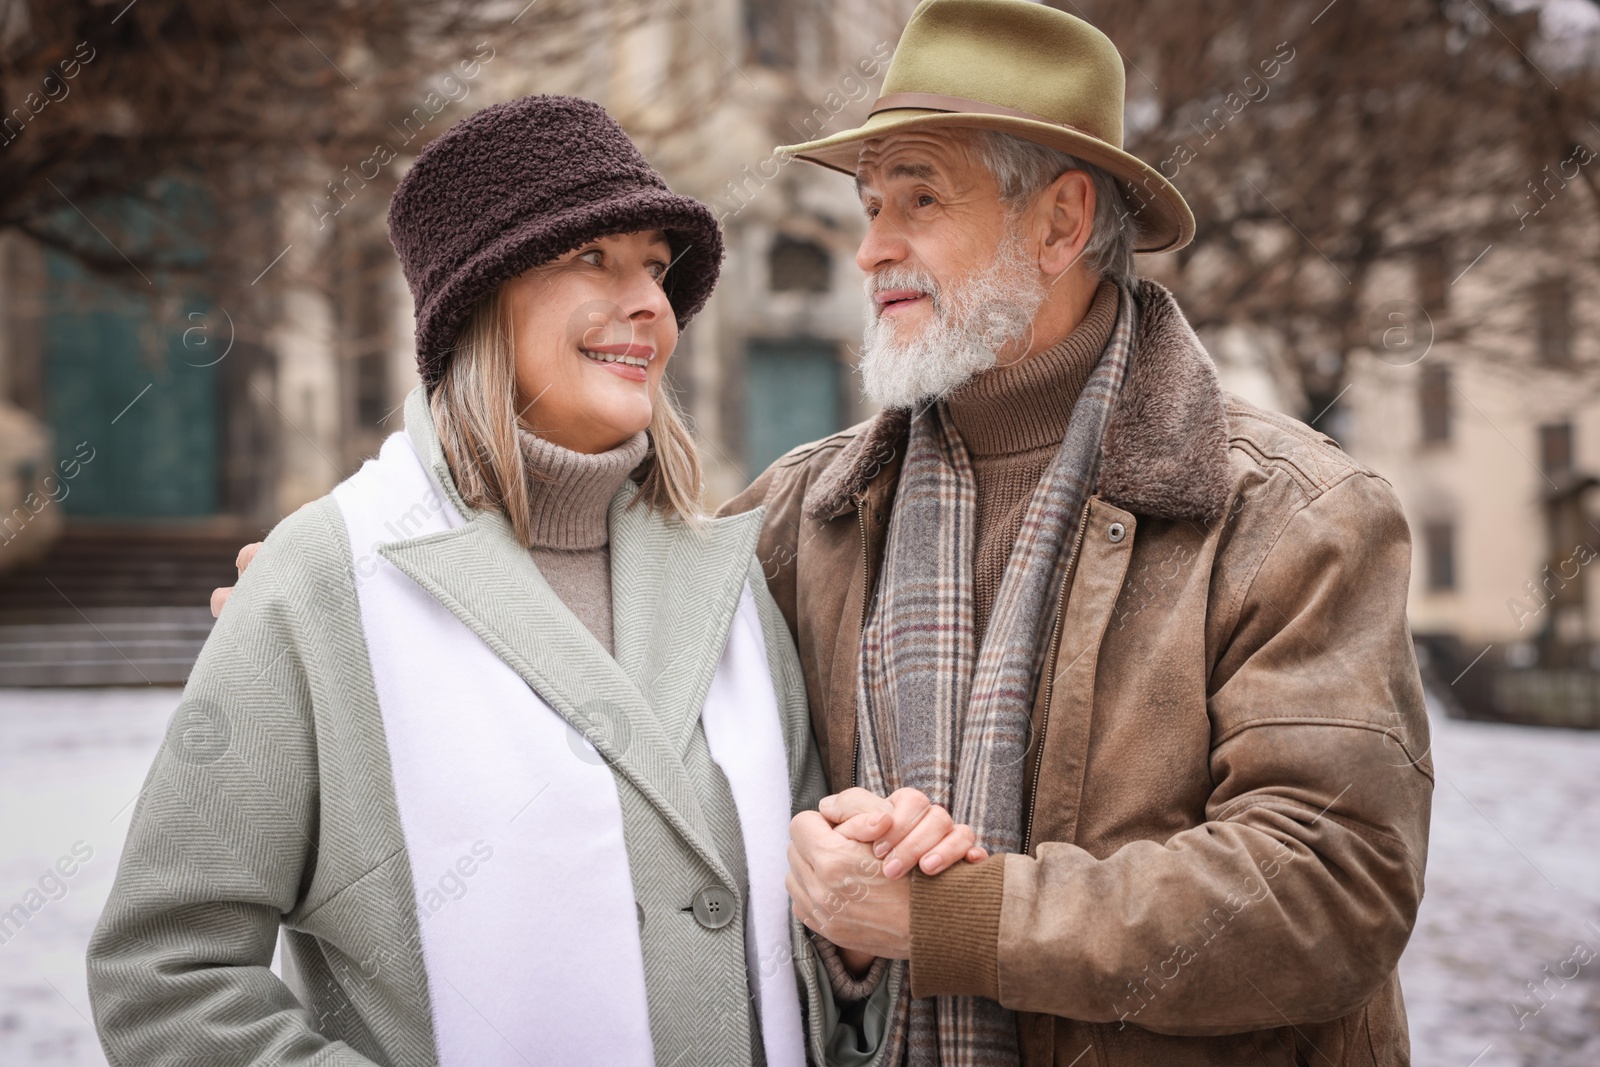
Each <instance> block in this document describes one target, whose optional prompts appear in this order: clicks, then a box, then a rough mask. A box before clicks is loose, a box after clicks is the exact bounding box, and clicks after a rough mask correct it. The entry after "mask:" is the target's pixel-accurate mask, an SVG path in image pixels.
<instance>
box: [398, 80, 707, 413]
mask: <svg viewBox="0 0 1600 1067" xmlns="http://www.w3.org/2000/svg"><path fill="white" fill-rule="evenodd" d="M651 229H659V230H663V231H665V232H666V235H667V241H668V243H669V244H670V245H671V246H672V265H671V267H670V268H669V269H668V271H667V274H666V278H665V283H664V284H665V285H666V289H667V298H668V299H669V300H670V301H671V303H672V310H673V312H674V313H675V314H676V316H677V319H678V326H679V328H680V329H681V328H682V327H683V326H684V325H686V324H687V323H688V321H689V319H690V318H691V317H692V316H693V315H694V314H695V312H697V311H699V310H700V309H701V308H702V307H704V306H705V302H706V300H707V298H709V297H710V296H711V290H712V289H714V288H715V287H716V284H717V273H718V271H719V270H720V269H721V266H722V234H721V232H720V231H719V230H718V228H717V222H716V218H715V217H714V216H713V215H712V213H711V210H710V209H709V208H707V207H706V206H705V205H704V204H702V203H700V201H698V200H695V199H693V198H692V197H687V196H679V195H677V194H676V193H674V192H672V191H671V190H670V189H668V188H667V183H666V182H665V181H663V180H662V178H661V175H660V174H658V173H656V171H655V168H653V167H651V166H650V164H649V163H647V162H646V161H645V158H644V156H642V155H641V154H640V153H639V149H638V148H637V147H635V146H634V143H633V142H632V141H631V140H629V139H628V135H627V134H626V133H624V132H623V130H622V127H621V126H618V125H617V123H616V120H614V119H613V118H612V117H611V116H610V115H607V114H606V112H605V109H604V108H602V107H601V106H600V105H599V104H596V103H594V102H593V101H592V100H581V99H579V98H577V97H572V96H525V97H522V98H521V99H518V100H510V101H507V102H506V103H503V104H496V105H494V106H493V107H487V108H484V109H483V110H482V111H479V112H477V113H476V114H473V115H470V116H468V117H467V118H465V119H462V120H461V121H460V122H458V123H456V124H455V125H454V126H452V127H450V129H448V130H446V131H445V132H444V133H443V134H441V135H440V136H439V138H438V139H437V140H435V141H434V142H433V143H432V144H430V145H428V147H426V148H424V149H423V150H422V151H421V152H420V153H419V154H418V155H417V158H416V161H415V162H414V163H412V165H411V169H410V170H409V171H408V172H407V173H406V176H405V177H404V178H403V179H401V181H400V184H399V186H398V187H397V188H396V189H395V191H394V198H393V200H391V201H390V203H389V240H390V242H391V243H392V244H393V245H394V250H395V252H396V253H397V254H398V255H399V257H400V266H401V269H402V270H403V271H404V272H405V276H406V283H407V284H408V285H409V286H410V287H411V297H412V300H413V302H414V303H415V304H416V314H417V369H418V371H419V373H420V374H421V375H422V380H423V382H424V384H426V385H427V387H428V388H429V389H430V390H431V389H432V388H433V387H434V386H435V385H437V384H438V382H439V380H440V378H442V377H443V375H444V368H445V366H446V364H447V363H448V361H449V356H450V351H451V349H452V347H453V346H454V345H455V342H456V337H457V335H458V334H459V333H460V332H461V328H462V327H463V326H464V325H465V324H466V321H467V317H468V316H469V315H470V314H471V313H472V308H473V306H474V305H475V304H476V303H477V302H478V300H479V299H480V298H481V297H483V296H484V295H485V294H486V293H489V292H492V291H493V290H494V289H495V288H497V287H498V286H499V285H500V284H501V283H503V282H506V281H508V280H510V279H511V278H514V277H516V276H517V275H518V274H521V273H522V272H523V271H526V270H529V269H530V268H532V267H535V266H537V265H539V264H540V263H547V262H549V261H550V260H552V259H555V258H556V257H557V256H559V255H561V254H563V253H565V252H570V251H572V250H573V249H574V248H577V247H578V246H579V245H581V244H583V243H584V242H585V241H591V240H594V239H595V238H596V237H603V236H606V235H607V234H614V233H633V232H635V231H638V230H651Z"/></svg>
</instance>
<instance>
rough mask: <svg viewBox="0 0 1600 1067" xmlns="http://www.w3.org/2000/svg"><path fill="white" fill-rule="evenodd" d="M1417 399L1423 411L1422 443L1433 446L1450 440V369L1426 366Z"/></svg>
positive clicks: (1433, 365) (1431, 365) (1423, 369)
mask: <svg viewBox="0 0 1600 1067" xmlns="http://www.w3.org/2000/svg"><path fill="white" fill-rule="evenodd" d="M1417 399H1418V402H1419V404H1420V406H1421V409H1422V412H1421V415H1422V443H1423V444H1425V445H1433V444H1441V443H1443V442H1445V441H1448V440H1450V368H1449V367H1446V366H1442V365H1440V364H1438V363H1429V364H1426V365H1425V366H1424V367H1423V368H1422V380H1421V381H1420V382H1418V384H1417Z"/></svg>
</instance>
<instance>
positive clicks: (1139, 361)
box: [803, 280, 1231, 522]
mask: <svg viewBox="0 0 1600 1067" xmlns="http://www.w3.org/2000/svg"><path fill="white" fill-rule="evenodd" d="M1134 292H1135V299H1136V300H1137V302H1138V305H1139V325H1138V331H1137V334H1136V336H1135V338H1134V345H1133V355H1132V359H1131V361H1130V364H1129V367H1128V380H1127V382H1126V383H1125V384H1124V385H1123V387H1122V395H1121V396H1120V397H1118V399H1117V408H1116V410H1115V411H1114V412H1112V415H1111V422H1110V424H1109V425H1108V426H1107V427H1106V435H1105V440H1104V442H1103V443H1102V445H1101V460H1100V483H1099V486H1098V489H1097V492H1098V495H1099V496H1100V497H1101V498H1102V499H1104V500H1105V501H1106V502H1107V503H1110V504H1114V505H1116V506H1117V507H1120V508H1124V509H1126V510H1128V511H1131V512H1133V513H1135V514H1137V515H1148V516H1151V517H1152V518H1160V519H1180V520H1181V519H1193V520H1199V521H1203V522H1209V521H1210V520H1212V519H1215V518H1217V517H1218V516H1220V515H1221V514H1222V511H1223V508H1224V507H1226V506H1227V501H1228V493H1229V490H1230V484H1231V483H1230V479H1229V477H1228V429H1227V417H1226V414H1225V409H1224V406H1223V398H1222V387H1221V384H1220V383H1219V382H1218V380H1217V368H1216V366H1215V364H1213V363H1212V362H1211V357H1210V355H1208V354H1207V352H1206V350H1205V348H1204V346H1202V345H1201V344H1200V339H1199V338H1198V337H1196V336H1195V333H1194V330H1193V329H1192V328H1190V326H1189V320H1188V319H1186V318H1184V315H1183V311H1182V310H1181V309H1180V308H1179V307H1178V302H1177V301H1176V300H1174V299H1173V296H1172V294H1171V293H1170V292H1169V291H1168V290H1167V289H1166V288H1164V287H1163V286H1161V285H1159V284H1157V283H1156V282H1153V281H1149V280H1144V281H1141V282H1139V284H1138V286H1137V287H1136V289H1135V291H1134ZM910 423H911V419H910V413H909V412H908V411H906V410H905V409H891V410H888V411H884V412H881V413H880V414H879V415H878V416H877V417H876V418H873V419H872V420H870V421H869V422H868V423H867V424H866V425H865V426H863V427H862V428H861V432H859V433H858V434H856V436H855V437H854V438H852V439H851V440H850V442H849V443H848V444H846V445H845V446H844V448H843V449H841V450H840V452H839V454H838V455H837V456H836V457H834V460H833V462H831V463H829V464H828V466H827V467H826V468H825V469H824V470H823V471H822V473H821V474H819V475H818V476H817V478H816V480H815V481H814V482H812V483H811V486H810V488H809V489H807V490H806V495H805V501H804V505H803V507H804V511H805V515H806V517H807V518H811V519H832V518H837V517H838V516H840V515H843V514H845V513H846V512H848V511H850V510H851V509H852V508H853V506H854V500H855V497H856V496H857V495H859V494H860V493H861V492H863V491H864V490H865V489H866V487H867V485H868V483H870V482H871V481H872V479H873V478H874V477H875V476H876V475H877V473H878V472H879V471H880V470H882V469H883V468H884V466H885V465H886V464H887V463H888V461H889V460H890V459H891V458H892V457H894V456H896V455H898V454H899V452H900V451H901V450H902V448H903V446H904V443H905V439H906V434H907V431H908V429H909V427H910Z"/></svg>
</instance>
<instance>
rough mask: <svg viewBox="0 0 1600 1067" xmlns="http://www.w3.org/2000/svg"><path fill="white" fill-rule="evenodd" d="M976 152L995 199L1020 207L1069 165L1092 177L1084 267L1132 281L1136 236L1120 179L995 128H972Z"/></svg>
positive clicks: (1120, 281) (1114, 279) (1016, 209)
mask: <svg viewBox="0 0 1600 1067" xmlns="http://www.w3.org/2000/svg"><path fill="white" fill-rule="evenodd" d="M971 135H972V145H973V148H974V150H975V151H976V152H977V153H978V158H979V159H981V160H982V161H983V164H984V166H986V167H988V168H989V173H990V174H992V175H994V179H995V181H996V182H997V183H998V184H999V186H1000V199H1001V200H1002V201H1003V202H1005V203H1006V204H1007V205H1008V206H1009V207H1010V209H1011V211H1012V213H1013V214H1017V213H1020V212H1021V210H1022V208H1023V207H1024V206H1026V205H1027V203H1028V202H1029V201H1030V200H1032V199H1033V197H1035V196H1037V195H1038V194H1039V192H1040V191H1041V190H1043V189H1044V187H1045V186H1047V185H1049V184H1050V183H1051V182H1053V181H1055V180H1056V179H1057V178H1059V177H1061V175H1063V174H1065V173H1066V172H1067V171H1069V170H1081V171H1086V172H1087V173H1088V175H1089V178H1090V180H1091V181H1093V182H1094V221H1093V223H1092V224H1091V229H1090V233H1089V241H1088V243H1087V244H1085V245H1084V247H1083V252H1082V254H1081V255H1082V259H1083V261H1084V262H1085V264H1087V266H1088V267H1089V269H1090V270H1092V271H1094V272H1095V273H1096V274H1098V275H1099V276H1100V277H1102V278H1105V279H1107V280H1108V281H1112V282H1115V283H1117V284H1118V285H1122V286H1128V285H1132V284H1133V282H1134V279H1135V278H1136V277H1137V274H1136V272H1135V270H1134V266H1133V242H1134V239H1135V238H1136V237H1137V236H1138V228H1137V226H1136V225H1135V224H1134V218H1133V215H1132V214H1131V213H1130V212H1129V211H1128V208H1127V206H1126V203H1125V201H1124V200H1123V193H1122V184H1121V183H1120V182H1119V181H1118V180H1117V179H1116V178H1114V177H1112V175H1111V174H1110V172H1108V171H1106V170H1105V169H1103V168H1101V167H1097V166H1095V165H1094V164H1093V163H1085V162H1084V161H1083V160H1081V159H1078V158H1077V157H1076V156H1069V155H1068V154H1067V153H1065V152H1058V151H1056V150H1055V149H1054V148H1047V147H1045V146H1044V145H1042V144H1035V143H1034V142H1032V141H1025V140H1023V139H1022V138H1020V137H1015V136H1013V135H1011V134H1009V133H1001V132H1000V131H999V130H981V129H979V130H972V131H971Z"/></svg>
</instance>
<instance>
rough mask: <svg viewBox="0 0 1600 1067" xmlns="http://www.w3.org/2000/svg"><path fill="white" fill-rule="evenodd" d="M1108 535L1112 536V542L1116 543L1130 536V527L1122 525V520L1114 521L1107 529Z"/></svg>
mask: <svg viewBox="0 0 1600 1067" xmlns="http://www.w3.org/2000/svg"><path fill="white" fill-rule="evenodd" d="M1106 536H1107V537H1109V538H1111V543H1112V544H1116V543H1117V542H1118V541H1120V540H1122V539H1123V538H1124V537H1127V536H1128V528H1127V527H1126V526H1124V525H1122V523H1120V522H1114V523H1112V524H1111V526H1110V527H1109V528H1108V529H1107V530H1106Z"/></svg>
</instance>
